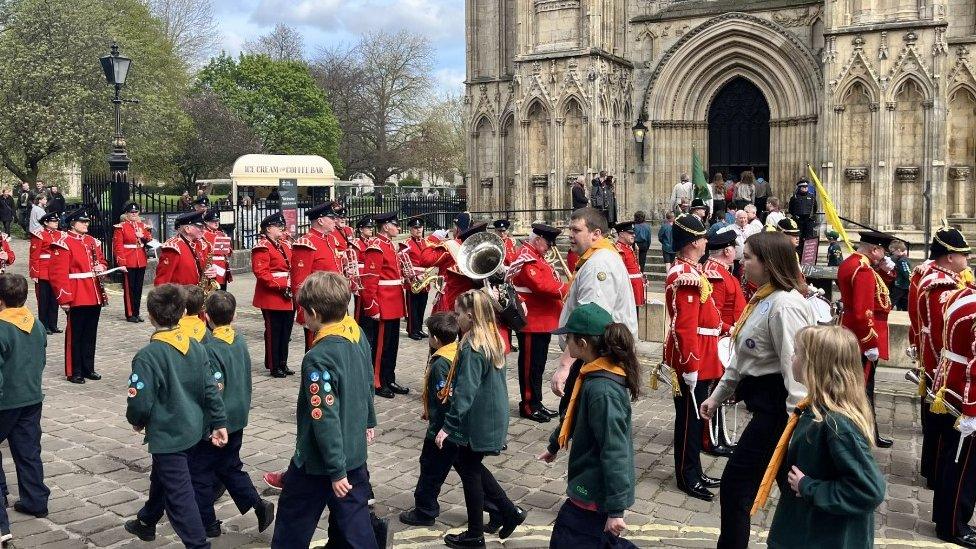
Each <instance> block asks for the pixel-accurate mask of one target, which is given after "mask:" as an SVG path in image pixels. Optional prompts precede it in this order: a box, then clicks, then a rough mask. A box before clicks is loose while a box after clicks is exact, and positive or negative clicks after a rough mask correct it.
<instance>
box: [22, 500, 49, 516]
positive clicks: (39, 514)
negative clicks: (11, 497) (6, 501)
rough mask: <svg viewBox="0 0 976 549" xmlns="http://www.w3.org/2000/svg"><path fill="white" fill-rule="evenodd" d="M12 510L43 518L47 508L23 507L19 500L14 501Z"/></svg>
mask: <svg viewBox="0 0 976 549" xmlns="http://www.w3.org/2000/svg"><path fill="white" fill-rule="evenodd" d="M14 511H17V512H18V513H23V514H25V515H30V516H32V517H37V518H44V517H46V516H47V509H42V510H40V511H31V510H30V509H28V508H27V507H25V506H24V504H23V503H21V502H19V501H15V502H14Z"/></svg>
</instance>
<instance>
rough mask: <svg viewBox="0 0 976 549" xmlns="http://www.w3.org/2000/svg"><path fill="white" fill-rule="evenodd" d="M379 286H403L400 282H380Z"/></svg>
mask: <svg viewBox="0 0 976 549" xmlns="http://www.w3.org/2000/svg"><path fill="white" fill-rule="evenodd" d="M379 285H380V286H403V281H402V280H380V282H379Z"/></svg>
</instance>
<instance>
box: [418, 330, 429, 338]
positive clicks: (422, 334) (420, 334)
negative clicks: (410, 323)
mask: <svg viewBox="0 0 976 549" xmlns="http://www.w3.org/2000/svg"><path fill="white" fill-rule="evenodd" d="M417 335H418V336H420V337H422V338H428V337H430V336H429V335H427V334H425V333H424V332H423V331H420V332H417Z"/></svg>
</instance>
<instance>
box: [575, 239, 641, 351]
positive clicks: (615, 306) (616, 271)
mask: <svg viewBox="0 0 976 549" xmlns="http://www.w3.org/2000/svg"><path fill="white" fill-rule="evenodd" d="M586 303H596V304H597V305H599V306H600V307H603V308H604V309H605V310H606V311H607V312H608V313H610V316H611V317H612V318H613V321H614V322H619V323H621V324H624V325H626V326H627V328H629V329H630V333H631V334H633V336H634V341H637V303H636V302H635V301H634V290H633V288H632V287H631V284H630V278H629V276H628V275H627V267H625V266H624V260H623V259H621V258H620V254H619V253H617V252H616V250H597V251H596V252H594V253H593V255H591V256H590V258H589V259H587V260H586V263H584V264H583V266H582V267H580V269H579V271H577V272H576V278H574V279H573V285H572V286H570V287H569V293H568V294H567V295H566V302H565V303H564V304H563V310H562V313H560V315H559V326H560V327H562V326H565V325H566V322H567V321H568V320H569V315H570V314H572V312H573V310H574V309H576V307H579V306H580V305H583V304H586ZM559 348H560V349H563V350H566V336H565V335H561V336H559Z"/></svg>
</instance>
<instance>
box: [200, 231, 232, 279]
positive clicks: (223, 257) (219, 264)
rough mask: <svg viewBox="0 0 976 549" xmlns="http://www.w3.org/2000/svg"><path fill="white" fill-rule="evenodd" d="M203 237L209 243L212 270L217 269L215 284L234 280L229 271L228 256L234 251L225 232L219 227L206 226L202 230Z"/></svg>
mask: <svg viewBox="0 0 976 549" xmlns="http://www.w3.org/2000/svg"><path fill="white" fill-rule="evenodd" d="M203 238H205V239H206V240H207V244H209V245H210V248H211V250H213V251H212V252H211V253H212V254H213V255H212V256H211V258H210V259H211V260H212V261H213V266H214V270H215V271H217V278H216V279H215V280H216V281H217V284H226V283H228V282H230V281H232V280H234V276H233V275H232V274H231V272H230V256H231V254H233V253H234V246H233V243H232V242H231V240H230V237H229V236H227V233H225V232H224V231H222V230H220V229H211V228H210V227H207V228H206V229H205V230H204V232H203Z"/></svg>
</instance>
